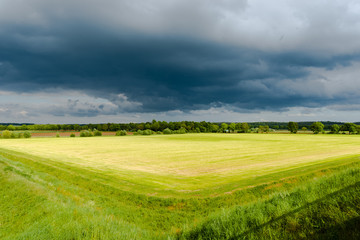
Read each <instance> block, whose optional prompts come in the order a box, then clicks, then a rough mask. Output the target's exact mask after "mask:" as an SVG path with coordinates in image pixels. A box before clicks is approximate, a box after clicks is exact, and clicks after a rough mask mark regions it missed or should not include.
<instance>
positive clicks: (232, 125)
mask: <svg viewBox="0 0 360 240" xmlns="http://www.w3.org/2000/svg"><path fill="white" fill-rule="evenodd" d="M229 129H230V131H231V132H235V129H236V124H235V123H230V124H229Z"/></svg>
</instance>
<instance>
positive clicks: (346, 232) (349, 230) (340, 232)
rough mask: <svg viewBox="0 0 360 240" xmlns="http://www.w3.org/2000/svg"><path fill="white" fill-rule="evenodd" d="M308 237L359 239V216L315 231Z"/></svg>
mask: <svg viewBox="0 0 360 240" xmlns="http://www.w3.org/2000/svg"><path fill="white" fill-rule="evenodd" d="M309 239H323V240H325V239H341V240H348V239H360V216H359V217H355V218H352V219H350V220H348V221H345V222H342V223H339V224H337V225H335V226H332V227H329V228H325V229H322V230H320V231H318V232H315V233H314V234H313V235H310V236H309Z"/></svg>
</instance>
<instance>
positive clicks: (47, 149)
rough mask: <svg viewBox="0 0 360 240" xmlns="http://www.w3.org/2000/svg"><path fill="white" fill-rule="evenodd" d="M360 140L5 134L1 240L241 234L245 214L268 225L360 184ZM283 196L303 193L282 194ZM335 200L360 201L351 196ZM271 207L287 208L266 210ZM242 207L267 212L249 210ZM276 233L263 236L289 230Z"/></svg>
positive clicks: (0, 147)
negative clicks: (21, 136) (26, 136)
mask: <svg viewBox="0 0 360 240" xmlns="http://www.w3.org/2000/svg"><path fill="white" fill-rule="evenodd" d="M359 140H360V138H359V137H358V136H343V135H318V136H316V135H271V134H186V135H171V136H164V135H160V136H159V135H156V136H125V137H97V138H33V139H9V140H5V139H1V140H0V186H1V188H0V199H1V200H2V201H0V238H1V239H168V237H170V238H176V237H180V238H187V237H188V238H193V236H197V237H201V236H202V237H205V238H210V239H211V238H213V239H215V238H216V236H217V235H216V234H217V233H214V231H215V232H216V231H218V232H219V231H220V232H226V231H228V232H227V233H225V235H226V234H233V235H232V236H236V232H239V231H240V230H241V231H243V232H244V233H246V232H247V231H251V229H252V228H251V224H250V225H241V226H239V225H236V224H237V223H236V221H238V220H237V219H239V218H246V219H247V221H248V222H249V223H251V222H252V221H258V223H259V224H260V225H261V224H265V223H267V221H268V219H269V218H270V219H271V218H272V217H281V216H282V215H283V214H286V213H288V212H289V211H290V212H291V211H293V210H294V209H295V208H296V209H297V208H299V207H303V206H306V204H308V203H309V202H313V201H316V200H317V199H320V198H323V197H325V196H327V195H328V194H331V193H333V192H335V191H338V190H341V189H342V188H345V187H348V186H350V185H353V184H355V183H356V182H358V181H360V174H359V164H360V159H359V155H360V146H359V145H360V144H359V143H360V141H359ZM352 191H355V192H357V191H358V190H357V188H356V189H353V190H352ZM291 193H293V195H291ZM299 193H301V195H303V197H302V198H301V199H299V202H298V203H296V204H295V203H294V201H295V200H296V196H297V195H296V194H299ZM282 194H285V195H286V196H295V197H291V198H289V199H288V200H287V198H284V199H280V198H279V197H277V196H279V195H281V196H282ZM346 194H347V193H346ZM279 199H280V200H281V201H282V200H284V202H281V201H280V200H279ZM336 199H340V200H336V201H341V200H342V199H345V200H344V201H345V203H344V204H345V205H346V200H349V201H348V202H349V203H351V204H353V205H354V204H357V202H356V200H357V198H354V199H353V198H350V197H347V195H346V196H345V195H344V196H343V195H341V196H340V195H339V196H338V195H337V196H336ZM300 200H301V201H300ZM279 201H280V202H279ZM286 201H288V202H286ZM268 203H271V204H276V205H278V206H282V205H283V206H284V207H281V209H284V210H281V211H274V212H270V213H269V214H270V215H266V214H268V212H267V210H268V207H270V208H271V205H268ZM281 204H282V205H281ZM289 204H290V205H289ZM291 204H293V205H291ZM330 205H331V204H330ZM330 205H329V206H330ZM242 206H247V207H246V208H245V209H247V208H248V209H256V211H255V210H254V213H256V212H259V214H260V215H261V216H260V215H259V216H255V215H256V214H255V215H254V214H247V213H246V214H245V213H244V214H243V213H241V211H243V210H241V209H242V208H241V207H242ZM311 206H313V205H311ZM239 207H240V209H239ZM330 207H332V205H331V206H330ZM359 207H360V206H359ZM270 208H269V209H270ZM305 208H306V209H307V207H305ZM316 209H318V208H317V207H315V210H311V211H317V210H316ZM319 209H321V208H319ZM351 209H352V208H351ZM351 209H350V210H351ZM309 211H310V210H309ZM309 211H308V210H306V211H305V212H301V214H303V215H302V216H305V217H306V215H307V214H308V212H309ZM319 211H320V210H319ZM321 211H322V210H321ZM337 211H340V210H337ZM351 211H352V210H351ZM351 211H350V212H347V213H345V215H344V214H342V213H340V212H341V211H340V212H337V213H336V214H335V215H336V216H335V215H334V217H335V220H334V221H348V220H351V219H352V218H354V217H356V211H355V212H353V211H352V212H351ZM238 213H241V214H240V215H239V214H238ZM221 214H225V215H221ZM271 214H274V215H273V216H272V215H271ZM354 214H355V215H354ZM209 215H210V217H209ZM346 216H347V217H346ZM257 219H258V220H257ZM296 219H297V218H296V216H295V217H294V218H291V221H293V222H294V223H293V224H294V225H295V226H297V224H298V222H296V221H297V220H296ZM217 223H219V224H220V225H217ZM276 224H278V225H279V223H278V222H276V223H275V226H278V225H276ZM280 225H281V224H280ZM206 226H209V228H207V227H206ZM249 226H250V227H249ZM266 226H268V225H266ZM222 227H225V229H224V228H222ZM290 228H291V226H290ZM226 229H228V230H226ZM239 229H240V230H239ZM309 229H311V228H310V227H309V228H308V230H309ZM290 230H291V229H290ZM290 230H289V231H290ZM256 231H260V233H261V234H260V235H257V233H255V232H254V233H253V232H250V235H249V236H254V237H253V238H254V239H256V238H257V237H258V236H261V235H263V234H264V233H263V232H262V231H263V230H259V229H256ZM269 231H270V232H271V234H269V235H264V236H277V237H279V236H280V237H284V236H286V235H281V234H282V233H281V232H277V231H278V230H276V229H273V228H271V229H270V230H269V228H266V232H269ZM304 231H305V230H304ZM203 233H206V234H205V235H201V234H203ZM209 234H210V235H209ZM234 234H235V235H234ZM211 236H212V237H211ZM221 236H224V235H221ZM229 236H230V235H229ZM294 236H295V235H294Z"/></svg>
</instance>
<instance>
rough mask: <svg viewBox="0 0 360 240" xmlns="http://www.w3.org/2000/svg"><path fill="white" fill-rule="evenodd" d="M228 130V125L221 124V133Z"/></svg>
mask: <svg viewBox="0 0 360 240" xmlns="http://www.w3.org/2000/svg"><path fill="white" fill-rule="evenodd" d="M228 129H229V125H227V123H222V124H221V131H222V132H226V131H227V130H228Z"/></svg>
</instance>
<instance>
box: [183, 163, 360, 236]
mask: <svg viewBox="0 0 360 240" xmlns="http://www.w3.org/2000/svg"><path fill="white" fill-rule="evenodd" d="M359 180H360V170H359V168H351V169H348V170H344V171H342V172H339V173H336V174H333V175H332V176H330V177H323V178H321V179H318V180H316V181H314V182H312V183H308V184H305V185H304V186H300V187H298V188H296V189H294V190H293V191H291V192H288V191H281V192H278V193H275V194H273V196H272V197H271V198H270V199H269V200H266V201H262V200H261V199H259V201H258V202H255V203H252V204H249V205H245V206H237V207H233V208H230V209H226V210H223V211H222V212H220V213H216V214H214V215H213V216H211V217H209V219H208V220H206V221H204V222H203V223H202V224H200V225H199V226H195V227H193V228H190V229H188V230H186V231H184V232H182V233H181V234H179V236H178V238H179V239H319V238H323V239H360V181H359Z"/></svg>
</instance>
